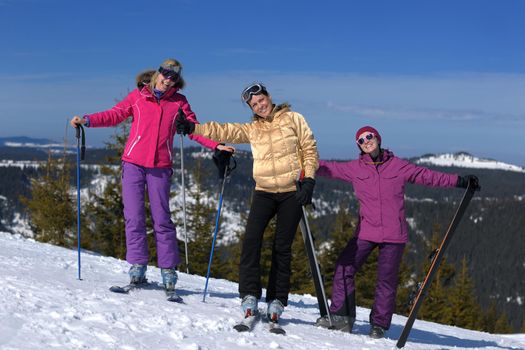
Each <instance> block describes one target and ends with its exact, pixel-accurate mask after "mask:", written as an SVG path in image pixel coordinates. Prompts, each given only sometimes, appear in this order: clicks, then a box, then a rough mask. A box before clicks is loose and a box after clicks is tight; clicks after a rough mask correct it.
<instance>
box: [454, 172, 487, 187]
mask: <svg viewBox="0 0 525 350" xmlns="http://www.w3.org/2000/svg"><path fill="white" fill-rule="evenodd" d="M469 181H470V182H472V187H473V188H474V190H476V191H479V190H480V189H481V187H480V186H479V180H478V177H477V176H476V175H466V176H458V183H457V184H456V187H461V188H467V187H468V183H469Z"/></svg>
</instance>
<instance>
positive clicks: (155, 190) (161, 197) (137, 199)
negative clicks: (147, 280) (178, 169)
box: [122, 162, 180, 268]
mask: <svg viewBox="0 0 525 350" xmlns="http://www.w3.org/2000/svg"><path fill="white" fill-rule="evenodd" d="M172 175H173V170H172V169H171V168H145V167H142V166H139V165H135V164H132V163H128V162H122V201H123V202H124V219H125V220H126V250H127V251H126V260H127V261H128V262H129V263H130V264H141V265H147V264H148V259H149V254H148V239H147V236H146V209H145V205H144V194H145V190H146V189H147V191H148V196H149V201H150V207H151V217H152V219H153V229H154V231H155V242H156V245H157V257H158V261H157V263H158V266H159V267H160V268H173V267H176V266H177V265H178V264H179V263H180V256H179V245H178V242H177V231H176V230H175V225H174V224H173V222H172V221H171V213H170V208H169V195H170V184H171V181H170V180H171V176H172Z"/></svg>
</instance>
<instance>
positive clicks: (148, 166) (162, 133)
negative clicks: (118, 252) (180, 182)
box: [70, 59, 233, 295]
mask: <svg viewBox="0 0 525 350" xmlns="http://www.w3.org/2000/svg"><path fill="white" fill-rule="evenodd" d="M181 73H182V66H181V64H180V62H179V61H177V60H175V59H167V60H165V61H164V62H163V63H162V64H161V65H160V68H159V69H158V70H157V71H155V72H154V73H153V74H152V75H151V77H148V78H149V79H150V81H149V82H143V81H142V78H143V77H144V76H145V75H141V76H139V77H140V78H139V77H137V86H138V88H137V89H135V90H133V91H132V92H130V93H129V94H128V95H127V96H126V97H125V98H124V99H123V100H122V101H120V102H119V103H117V104H116V105H115V106H114V107H113V108H111V109H108V110H106V111H103V112H98V113H93V114H88V115H85V116H84V117H82V118H81V117H79V116H74V117H73V119H71V122H70V123H71V125H72V126H73V127H76V126H77V125H79V124H81V125H85V126H87V127H109V126H115V125H117V124H120V123H122V122H123V121H125V120H126V119H128V118H130V117H131V118H132V121H131V128H130V132H129V136H128V140H127V143H126V146H125V148H124V153H123V154H122V201H123V204H124V218H125V225H126V260H127V261H128V262H129V263H130V264H131V268H130V270H129V275H130V280H131V282H130V284H142V283H144V282H146V278H145V274H146V267H147V264H148V260H149V254H148V242H147V237H146V214H145V207H144V198H145V191H146V190H147V191H148V197H149V200H150V208H151V216H152V219H153V229H154V231H155V240H156V246H157V257H158V260H157V263H158V266H159V267H160V268H161V275H162V282H163V283H164V286H165V288H166V292H167V293H169V294H170V295H173V294H174V293H175V284H176V283H177V271H176V267H177V265H178V264H179V263H180V257H179V249H178V243H177V232H176V230H175V225H174V224H173V222H172V221H171V212H170V208H169V194H170V187H171V177H172V175H173V170H172V166H173V154H172V149H173V138H174V136H175V133H176V128H175V118H176V117H177V114H178V112H179V110H182V111H183V112H184V114H185V115H186V117H187V118H188V119H190V120H192V121H193V122H195V123H197V120H196V118H195V113H193V111H192V110H191V107H190V104H189V103H188V100H187V99H186V97H185V96H184V95H182V94H180V93H179V90H181V89H182V88H183V87H184V84H185V83H184V79H183V78H182V74H181ZM139 80H140V81H139ZM190 138H191V139H193V140H195V141H197V142H199V143H200V144H201V145H203V146H205V147H207V148H209V149H216V150H219V151H228V152H232V151H233V148H232V147H229V146H224V145H221V144H219V143H218V142H215V141H212V140H209V139H207V138H204V137H202V136H193V135H191V136H190Z"/></svg>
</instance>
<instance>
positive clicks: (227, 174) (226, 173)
mask: <svg viewBox="0 0 525 350" xmlns="http://www.w3.org/2000/svg"><path fill="white" fill-rule="evenodd" d="M231 159H233V162H234V166H233V167H232V168H230V161H229V160H228V164H227V165H226V167H225V168H224V174H223V179H222V185H221V191H220V193H219V204H218V208H217V215H216V216H215V230H214V232H213V240H212V243H211V250H210V259H209V261H208V272H207V273H206V284H205V285H204V293H203V294H202V302H206V293H207V291H208V281H209V279H210V271H211V262H212V260H213V252H214V250H215V241H216V240H217V233H218V232H219V225H220V218H221V209H222V196H223V193H224V185H225V184H226V182H227V181H229V180H230V175H231V172H232V171H233V170H234V169H235V168H236V167H237V162H236V161H235V158H231Z"/></svg>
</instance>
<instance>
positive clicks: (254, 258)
mask: <svg viewBox="0 0 525 350" xmlns="http://www.w3.org/2000/svg"><path fill="white" fill-rule="evenodd" d="M274 216H276V219H277V222H276V228H275V236H274V240H273V245H272V265H271V268H270V276H269V280H268V286H267V288H266V302H270V301H272V300H274V299H278V300H279V301H280V302H281V303H283V305H285V306H286V305H287V304H288V293H289V292H290V275H291V261H292V243H293V240H294V237H295V234H296V232H297V225H298V224H299V220H300V219H301V205H300V204H299V202H298V201H297V199H296V198H295V191H294V192H285V193H270V192H263V191H255V192H254V193H253V197H252V205H251V208H250V214H249V215H248V222H247V224H246V232H245V235H244V240H243V242H242V251H241V262H240V267H239V294H240V297H241V298H243V297H244V296H246V295H253V296H255V297H256V298H257V299H260V298H261V294H262V286H261V262H260V260H261V247H262V243H263V235H264V231H265V229H266V226H267V225H268V223H269V222H270V220H271V219H272V218H273V217H274Z"/></svg>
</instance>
